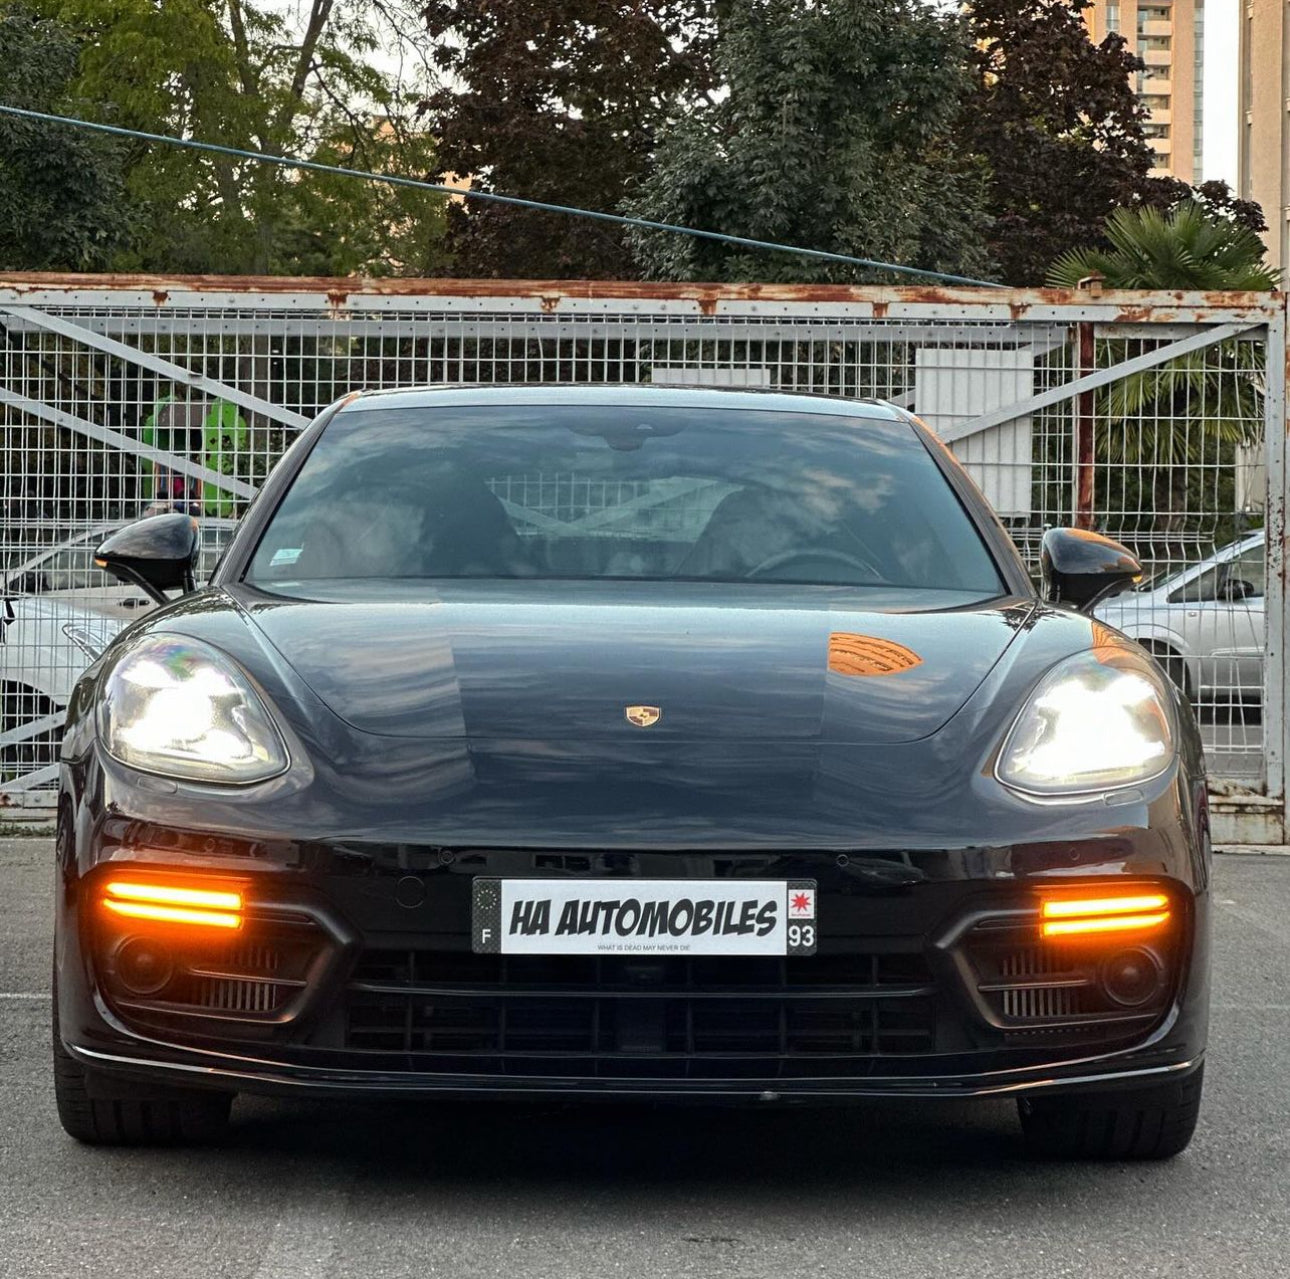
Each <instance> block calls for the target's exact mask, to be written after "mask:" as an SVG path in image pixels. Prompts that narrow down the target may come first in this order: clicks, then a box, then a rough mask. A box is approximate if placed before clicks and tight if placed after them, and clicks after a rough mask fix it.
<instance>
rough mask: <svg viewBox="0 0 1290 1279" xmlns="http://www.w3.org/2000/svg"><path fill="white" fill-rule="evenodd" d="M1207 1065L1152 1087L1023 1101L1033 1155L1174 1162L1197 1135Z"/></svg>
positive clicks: (1021, 1106)
mask: <svg viewBox="0 0 1290 1279" xmlns="http://www.w3.org/2000/svg"><path fill="white" fill-rule="evenodd" d="M1204 1083H1205V1067H1204V1066H1201V1067H1200V1068H1199V1069H1198V1070H1196V1071H1195V1072H1194V1073H1192V1074H1190V1075H1188V1076H1187V1078H1186V1079H1182V1080H1176V1081H1175V1080H1171V1081H1170V1082H1169V1083H1167V1084H1153V1085H1152V1086H1151V1087H1149V1088H1133V1089H1122V1090H1118V1091H1111V1090H1108V1091H1106V1092H1088V1093H1071V1094H1068V1095H1066V1096H1057V1097H1048V1096H1038V1097H1023V1098H1022V1099H1021V1100H1020V1101H1019V1102H1018V1103H1017V1108H1018V1111H1019V1112H1020V1115H1021V1130H1022V1133H1023V1135H1024V1136H1025V1140H1026V1146H1027V1148H1028V1149H1029V1150H1030V1152H1031V1153H1032V1154H1036V1155H1043V1156H1047V1157H1049V1158H1060V1159H1170V1158H1172V1157H1173V1156H1174V1155H1176V1154H1179V1153H1180V1152H1181V1151H1183V1150H1186V1149H1187V1146H1188V1143H1189V1142H1190V1141H1191V1138H1192V1133H1194V1132H1195V1131H1196V1119H1197V1117H1198V1116H1199V1114H1200V1097H1201V1091H1202V1089H1203V1087H1204Z"/></svg>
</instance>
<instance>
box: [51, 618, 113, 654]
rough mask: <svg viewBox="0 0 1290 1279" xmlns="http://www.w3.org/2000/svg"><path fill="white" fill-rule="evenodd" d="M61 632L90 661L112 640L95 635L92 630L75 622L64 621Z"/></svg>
mask: <svg viewBox="0 0 1290 1279" xmlns="http://www.w3.org/2000/svg"><path fill="white" fill-rule="evenodd" d="M63 634H64V635H66V636H67V638H68V639H69V640H71V641H72V643H73V644H75V645H76V647H77V648H79V649H80V650H81V652H82V653H84V654H85V656H86V657H88V658H89V659H90V661H94V660H95V659H96V658H97V657H98V656H99V655H100V654H101V653H102V652H103V650H104V649H105V648H107V646H108V645H109V644H110V643H111V642H112V641H111V640H110V639H109V638H107V637H106V636H102V635H96V634H95V633H94V632H93V631H91V630H89V629H87V628H86V627H84V626H77V625H76V623H75V622H65V623H64V624H63Z"/></svg>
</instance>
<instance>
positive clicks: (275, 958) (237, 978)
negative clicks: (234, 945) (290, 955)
mask: <svg viewBox="0 0 1290 1279" xmlns="http://www.w3.org/2000/svg"><path fill="white" fill-rule="evenodd" d="M283 961H284V956H283V953H282V950H281V949H280V948H279V947H277V946H243V947H240V948H238V949H237V950H235V951H233V952H232V953H231V954H229V955H227V956H226V957H224V960H223V965H222V967H221V968H212V967H211V966H209V965H208V966H206V967H196V968H192V969H189V971H188V972H187V973H186V974H185V975H184V979H183V983H182V984H183V989H182V990H176V991H173V992H172V993H171V995H170V998H171V999H172V1000H174V1001H175V1002H178V1003H188V1004H192V1005H194V1006H195V1007H197V1008H209V1009H212V1010H214V1011H217V1012H224V1013H274V1012H277V1011H279V1010H280V1009H281V1008H282V1007H283V1005H284V1004H286V1002H287V1001H288V1000H289V999H291V998H292V997H293V996H294V995H295V994H296V993H297V991H298V990H299V989H300V987H301V986H302V985H303V984H304V983H303V982H302V981H301V980H300V979H298V978H286V973H285V972H284V970H283ZM284 978H285V980H284Z"/></svg>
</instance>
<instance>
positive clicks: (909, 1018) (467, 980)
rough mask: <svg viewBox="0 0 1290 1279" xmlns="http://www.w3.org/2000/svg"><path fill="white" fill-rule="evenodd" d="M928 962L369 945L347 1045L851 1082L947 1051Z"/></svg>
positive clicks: (479, 1063)
mask: <svg viewBox="0 0 1290 1279" xmlns="http://www.w3.org/2000/svg"><path fill="white" fill-rule="evenodd" d="M933 996H934V991H933V986H932V979H931V975H930V973H929V971H928V969H927V966H926V963H925V962H924V960H923V959H922V957H921V956H919V955H909V954H904V955H873V954H868V955H854V954H852V955H839V956H813V957H810V958H801V959H796V958H795V959H688V958H681V957H673V958H667V959H657V958H648V959H640V958H625V957H612V958H598V957H546V956H500V955H473V954H464V953H448V952H425V951H405V950H399V951H387V950H374V951H367V952H366V953H365V954H364V955H363V956H362V958H361V960H360V962H359V963H358V965H357V967H356V969H355V971H354V973H353V975H352V977H351V980H350V983H349V988H348V992H347V1008H346V1040H345V1042H346V1047H348V1048H351V1049H355V1050H360V1051H368V1052H376V1053H392V1052H397V1053H404V1054H415V1055H419V1056H420V1055H428V1056H431V1057H436V1058H459V1059H461V1060H460V1061H457V1062H454V1063H452V1065H451V1066H449V1064H448V1063H447V1062H445V1061H440V1062H439V1063H438V1065H439V1067H440V1068H445V1069H447V1068H451V1069H461V1070H470V1071H484V1072H501V1073H505V1072H506V1071H507V1070H508V1069H511V1068H512V1067H514V1068H515V1069H516V1070H517V1071H519V1070H521V1069H522V1070H523V1072H524V1073H526V1074H533V1073H539V1074H540V1073H547V1074H565V1073H579V1074H585V1073H592V1074H595V1075H601V1076H614V1075H640V1076H665V1077H704V1076H708V1077H724V1076H738V1075H750V1074H756V1075H766V1074H780V1075H793V1074H798V1075H801V1074H811V1075H827V1074H851V1073H856V1071H857V1069H858V1066H857V1063H858V1061H859V1059H872V1058H876V1057H886V1056H909V1055H917V1054H926V1053H930V1052H932V1051H933V1050H934V1047H935V1016H934V998H933Z"/></svg>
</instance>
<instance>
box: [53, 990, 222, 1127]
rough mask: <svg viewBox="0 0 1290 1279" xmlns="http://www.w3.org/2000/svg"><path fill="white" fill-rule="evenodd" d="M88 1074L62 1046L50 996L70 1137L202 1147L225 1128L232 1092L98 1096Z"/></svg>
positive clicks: (126, 1090) (120, 1091)
mask: <svg viewBox="0 0 1290 1279" xmlns="http://www.w3.org/2000/svg"><path fill="white" fill-rule="evenodd" d="M98 1091H102V1090H100V1089H91V1087H90V1080H89V1075H88V1072H87V1071H86V1069H85V1067H84V1066H82V1065H81V1063H80V1062H79V1061H77V1060H76V1058H75V1057H73V1056H72V1055H71V1053H69V1052H68V1051H67V1049H66V1048H65V1047H64V1046H63V1041H62V1037H61V1035H60V1034H59V1029H58V1001H57V997H56V996H55V1000H54V1100H55V1101H56V1102H57V1104H58V1120H59V1122H60V1123H61V1124H62V1125H63V1129H64V1131H65V1132H66V1133H67V1134H68V1136H71V1137H75V1138H76V1140H77V1141H81V1142H84V1143H85V1144H86V1145H89V1146H178V1145H204V1144H206V1143H208V1142H212V1141H215V1140H217V1139H218V1138H219V1137H221V1136H222V1135H223V1133H224V1130H225V1128H226V1127H227V1126H228V1116H229V1109H230V1107H231V1106H232V1102H233V1097H232V1094H231V1093H218V1092H199V1091H197V1090H195V1089H164V1090H162V1089H156V1090H151V1089H149V1088H148V1087H147V1086H146V1085H142V1086H140V1085H135V1084H121V1085H118V1086H114V1087H113V1089H112V1090H111V1092H110V1093H109V1095H107V1096H104V1097H99V1096H96V1095H95V1093H97V1092H98Z"/></svg>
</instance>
